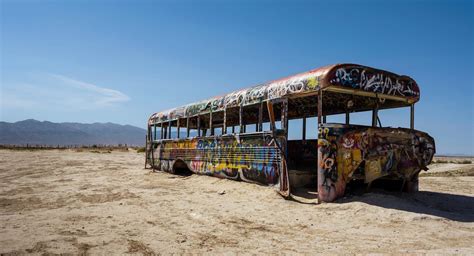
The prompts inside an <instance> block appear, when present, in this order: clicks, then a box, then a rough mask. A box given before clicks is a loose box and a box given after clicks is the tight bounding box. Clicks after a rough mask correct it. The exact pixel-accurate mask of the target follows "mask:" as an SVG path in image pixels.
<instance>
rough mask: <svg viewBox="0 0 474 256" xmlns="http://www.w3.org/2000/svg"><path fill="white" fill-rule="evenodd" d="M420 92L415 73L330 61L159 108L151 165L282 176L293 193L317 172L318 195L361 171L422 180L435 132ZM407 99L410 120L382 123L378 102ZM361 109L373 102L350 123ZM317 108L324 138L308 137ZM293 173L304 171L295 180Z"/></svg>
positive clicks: (151, 129)
mask: <svg viewBox="0 0 474 256" xmlns="http://www.w3.org/2000/svg"><path fill="white" fill-rule="evenodd" d="M419 98H420V90H419V87H418V85H417V84H416V82H415V81H414V80H413V79H411V78H409V77H407V76H399V75H396V74H394V73H391V72H387V71H383V70H379V69H374V68H370V67H365V66H361V65H356V64H338V65H331V66H327V67H323V68H319V69H315V70H311V71H309V72H305V73H301V74H298V75H295V76H290V77H287V78H284V79H279V80H274V81H271V82H268V83H265V84H261V85H257V86H255V87H251V88H248V89H242V90H239V91H236V92H232V93H229V94H226V95H223V96H219V97H214V98H211V99H208V100H204V101H201V102H197V103H193V104H188V105H186V106H182V107H178V108H174V109H170V110H167V111H163V112H158V113H155V114H153V115H152V116H151V117H150V118H149V120H148V135H147V150H146V164H145V165H148V166H151V167H152V168H156V169H160V170H163V171H168V172H176V170H177V169H183V168H185V169H187V170H189V171H191V172H193V173H198V174H206V175H212V176H217V177H221V178H229V179H236V180H244V181H249V182H257V183H261V184H267V185H277V186H276V187H277V188H278V189H279V191H280V193H281V194H282V195H283V196H285V197H289V196H290V195H291V190H290V189H291V188H292V187H295V186H297V185H302V184H306V185H307V184H308V183H311V182H313V183H314V187H315V188H316V187H317V190H318V199H319V200H320V201H333V200H335V199H336V198H337V197H340V196H342V195H343V194H344V191H345V187H346V184H347V183H349V182H351V181H352V180H354V179H359V180H363V181H364V182H365V183H368V184H370V183H371V182H372V181H374V180H377V179H383V178H384V179H398V180H401V181H403V187H404V188H405V189H407V190H416V189H417V187H416V186H417V177H418V173H419V172H420V171H421V170H423V169H426V166H427V165H428V164H429V163H430V161H431V159H432V157H433V154H434V152H435V146H434V140H433V138H431V137H430V136H429V135H427V134H426V133H423V132H420V131H416V130H414V104H415V103H416V102H417V101H418V100H419ZM400 107H409V108H410V129H404V128H390V127H382V126H381V123H380V119H379V115H378V113H379V111H380V110H383V109H390V108H400ZM362 111H371V112H372V125H371V126H360V125H353V124H351V123H350V114H351V113H354V112H362ZM335 114H345V117H346V118H345V124H329V123H326V117H327V116H329V115H335ZM311 117H317V125H318V129H317V130H314V131H312V133H313V134H315V135H317V136H316V137H317V139H316V138H315V139H307V138H306V137H307V131H306V124H307V119H308V118H311ZM293 119H302V123H303V138H302V139H301V140H288V121H289V120H293ZM264 123H267V124H268V125H267V126H266V128H264V126H263V124H264ZM277 123H278V124H279V126H277ZM172 128H173V129H174V131H172ZM180 128H182V129H183V130H184V129H185V133H184V134H182V133H181V132H180ZM251 129H252V130H251ZM158 132H159V134H160V135H159V136H158ZM173 133H174V135H173ZM309 134H311V132H309ZM352 141H353V144H351V142H352ZM295 173H296V174H298V175H299V174H306V175H299V176H298V177H300V178H298V179H299V181H297V179H296V178H295V175H292V174H295ZM301 177H305V179H306V180H304V179H303V180H301ZM314 180H317V182H314ZM316 184H317V185H316Z"/></svg>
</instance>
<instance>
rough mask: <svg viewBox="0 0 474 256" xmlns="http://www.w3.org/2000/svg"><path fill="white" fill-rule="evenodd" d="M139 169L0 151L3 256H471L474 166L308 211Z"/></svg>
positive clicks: (250, 187)
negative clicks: (412, 187)
mask: <svg viewBox="0 0 474 256" xmlns="http://www.w3.org/2000/svg"><path fill="white" fill-rule="evenodd" d="M470 160H472V159H470ZM143 161H144V157H143V154H138V153H136V152H112V153H105V152H104V153H97V152H74V151H67V150H41V151H39V150H38V151H11V150H0V181H1V186H0V227H1V233H0V253H2V254H3V255H18V254H30V253H31V254H37V255H40V254H41V255H42V254H46V255H48V254H49V255H53V254H72V255H77V254H91V255H95V254H136V255H158V254H165V255H166V254H172V253H178V254H183V253H195V254H209V253H211V254H223V253H226V254H276V253H277V254H318V253H324V254H341V253H343V254H368V253H371V254H380V253H381V254H406V253H410V254H425V253H428V254H471V255H472V254H474V243H473V241H474V185H473V181H474V176H473V175H474V171H473V168H474V164H457V163H439V164H433V165H432V166H430V167H431V169H432V170H430V172H427V173H425V174H424V176H423V177H421V180H420V190H421V191H420V192H418V193H416V194H405V193H399V192H386V191H377V190H376V191H372V192H371V193H364V194H360V195H359V194H358V195H349V196H347V197H345V198H342V199H341V200H338V201H337V202H335V203H327V204H320V205H315V204H313V203H312V202H311V201H299V202H298V201H291V200H284V199H282V198H281V197H280V196H279V195H278V194H277V193H276V192H275V190H274V189H273V188H270V187H264V186H259V185H255V184H249V183H244V182H235V181H230V180H222V179H217V178H213V177H205V176H196V175H192V176H188V177H182V176H174V175H171V174H167V173H161V172H156V173H152V172H150V171H149V170H145V169H144V168H143V165H144V162H143Z"/></svg>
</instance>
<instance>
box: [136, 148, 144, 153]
mask: <svg viewBox="0 0 474 256" xmlns="http://www.w3.org/2000/svg"><path fill="white" fill-rule="evenodd" d="M144 152H145V147H140V148H138V149H137V153H144Z"/></svg>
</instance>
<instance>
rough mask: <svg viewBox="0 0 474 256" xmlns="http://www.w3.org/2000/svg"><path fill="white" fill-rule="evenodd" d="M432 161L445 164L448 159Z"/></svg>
mask: <svg viewBox="0 0 474 256" xmlns="http://www.w3.org/2000/svg"><path fill="white" fill-rule="evenodd" d="M433 163H436V164H447V163H448V160H441V159H439V160H436V161H433Z"/></svg>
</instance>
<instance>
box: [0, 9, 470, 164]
mask: <svg viewBox="0 0 474 256" xmlns="http://www.w3.org/2000/svg"><path fill="white" fill-rule="evenodd" d="M473 16H474V9H473V4H472V1H288V2H286V1H201V2H198V1H105V0H103V1H50V2H48V1H41V2H40V1H5V0H3V1H1V64H0V65H1V113H0V115H1V118H0V119H1V120H2V121H9V122H13V121H19V120H23V119H27V118H35V119H39V120H49V121H54V122H65V121H77V122H116V123H120V124H132V125H135V126H140V127H145V125H146V120H147V118H148V116H149V115H150V114H151V113H153V112H156V111H160V110H164V109H168V108H171V107H176V106H179V105H182V104H186V103H190V102H193V101H198V100H202V99H205V98H208V97H211V96H214V95H220V94H224V93H227V92H230V91H233V90H236V89H239V88H242V87H248V86H250V85H255V84H258V83H261V82H265V81H268V80H273V79H275V78H279V77H284V76H287V75H290V74H294V73H298V72H302V71H307V70H309V69H313V68H316V67H320V66H323V65H327V64H332V63H341V62H352V63H359V64H363V65H368V66H373V67H377V68H381V69H386V70H390V71H392V72H395V73H400V74H406V75H409V76H411V77H413V78H414V79H415V80H416V81H417V82H418V84H419V85H420V88H421V100H420V102H419V103H418V104H417V105H416V121H415V122H416V124H415V128H417V129H419V130H422V131H426V132H428V133H430V134H431V135H432V136H433V137H435V139H436V142H437V148H438V153H452V154H471V155H474V117H473V115H474V113H473V112H474V110H473V109H474V106H473V100H474V99H473V97H474V91H473V85H474V78H473V71H474V63H473V62H474V53H473V45H474V42H473V31H474V28H473V24H474V22H473ZM368 116H370V114H369V115H365V114H359V115H357V116H355V117H354V118H352V120H354V121H356V122H360V123H364V122H368V118H367V117H368ZM336 119H337V118H336ZM381 119H382V123H383V124H384V125H385V124H390V125H392V126H407V125H408V122H409V111H408V109H400V110H395V111H386V112H385V113H384V112H382V113H381ZM292 125H293V127H297V125H298V124H292V123H290V127H291V126H292ZM313 132H314V133H316V131H315V130H314V131H313Z"/></svg>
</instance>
